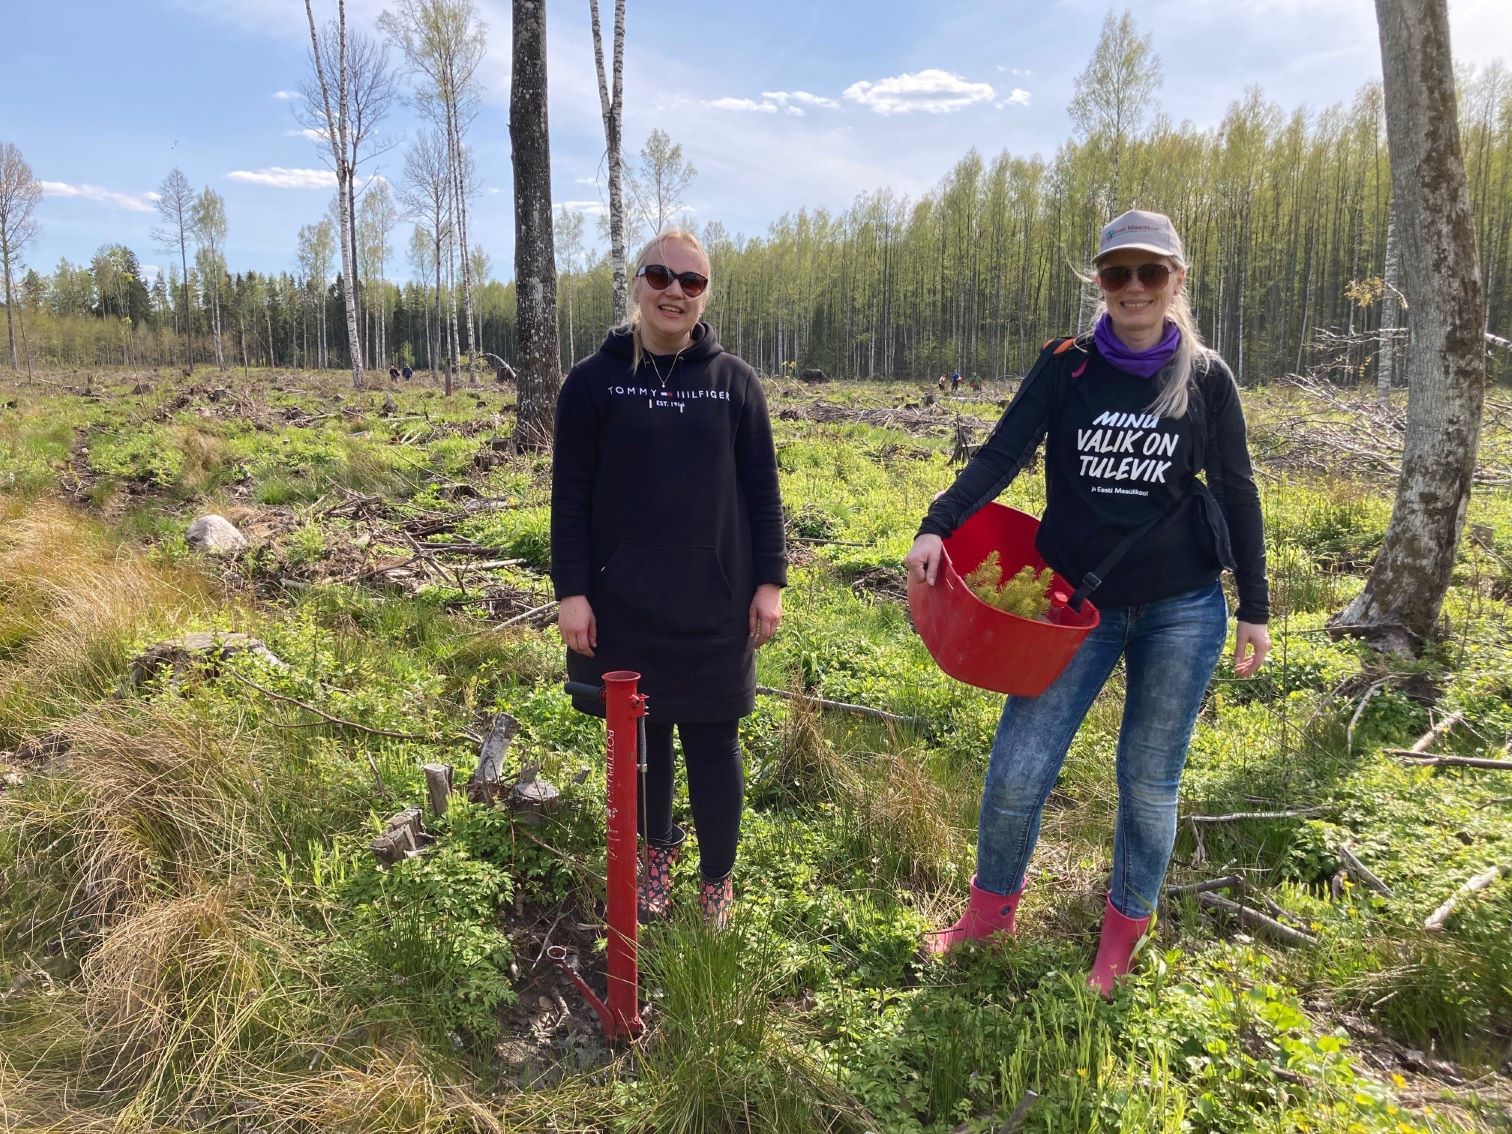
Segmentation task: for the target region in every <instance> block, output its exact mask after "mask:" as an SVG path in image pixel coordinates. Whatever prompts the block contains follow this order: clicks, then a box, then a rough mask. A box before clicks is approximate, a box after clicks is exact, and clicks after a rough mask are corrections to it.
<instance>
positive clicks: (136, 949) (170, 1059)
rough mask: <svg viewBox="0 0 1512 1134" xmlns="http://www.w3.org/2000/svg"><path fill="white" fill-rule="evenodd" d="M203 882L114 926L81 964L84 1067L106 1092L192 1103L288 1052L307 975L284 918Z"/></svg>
mask: <svg viewBox="0 0 1512 1134" xmlns="http://www.w3.org/2000/svg"><path fill="white" fill-rule="evenodd" d="M242 890H243V888H242V887H239V886H233V887H228V888H207V889H204V890H201V891H198V892H196V893H194V894H191V895H189V896H186V897H179V898H173V899H170V900H167V901H163V902H156V903H153V904H152V905H149V906H147V907H145V908H144V909H142V910H140V911H139V912H137V913H136V914H134V915H133V916H131V917H129V918H126V919H123V920H121V921H120V922H118V923H117V924H116V925H115V926H114V927H113V928H112V929H111V930H110V931H109V932H108V933H107V934H106V935H105V936H104V938H103V939H102V940H101V941H100V944H99V946H98V947H97V948H96V949H95V950H94V951H93V952H92V953H91V954H90V955H89V957H88V958H87V959H86V960H85V962H84V966H83V971H82V973H81V978H82V984H83V988H84V1005H83V1022H84V1025H85V1028H86V1029H87V1035H86V1039H85V1048H84V1051H85V1060H86V1064H87V1065H88V1066H90V1067H91V1068H93V1069H94V1070H95V1071H96V1073H97V1074H98V1076H99V1081H100V1083H101V1084H102V1085H104V1086H106V1087H107V1088H109V1089H120V1088H128V1089H132V1090H134V1091H136V1092H138V1093H139V1094H147V1095H149V1096H156V1095H158V1094H160V1093H171V1094H173V1095H174V1096H176V1097H186V1098H193V1097H195V1096H197V1095H198V1094H200V1093H201V1092H202V1091H206V1090H208V1089H210V1088H211V1087H212V1085H213V1084H217V1083H219V1082H221V1081H223V1080H224V1079H225V1078H226V1072H227V1071H228V1069H237V1068H242V1067H245V1066H247V1065H256V1064H257V1063H258V1062H259V1061H260V1060H259V1057H260V1056H263V1055H264V1053H265V1052H268V1053H272V1054H274V1055H276V1054H278V1053H286V1052H288V1051H289V1050H291V1049H293V1048H294V1047H295V1046H296V1043H297V1037H299V1036H302V1035H304V1034H306V1033H307V1032H308V1031H310V1030H312V1029H311V1028H310V1027H309V1024H310V1021H311V1016H312V1013H313V1011H314V1005H315V1001H316V997H315V996H314V995H313V991H314V988H315V987H316V986H317V984H318V982H317V979H316V977H315V976H314V975H313V974H311V973H309V972H308V971H307V970H306V968H305V966H304V965H303V964H302V961H301V956H300V954H299V953H298V952H297V945H298V942H299V939H300V937H301V934H300V933H299V932H298V930H297V927H295V926H294V925H293V924H292V923H289V922H286V921H281V920H279V919H277V918H276V917H274V916H271V915H267V914H256V915H254V914H252V913H250V912H249V911H247V910H246V909H245V908H244V907H242V906H241V905H239V904H238V903H239V898H238V896H237V892H240V891H242Z"/></svg>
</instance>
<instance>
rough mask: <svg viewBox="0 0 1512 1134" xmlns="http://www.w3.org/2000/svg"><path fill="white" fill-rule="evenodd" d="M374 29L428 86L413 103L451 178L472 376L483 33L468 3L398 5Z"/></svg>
mask: <svg viewBox="0 0 1512 1134" xmlns="http://www.w3.org/2000/svg"><path fill="white" fill-rule="evenodd" d="M378 26H379V27H381V28H382V29H383V30H384V32H386V33H387V34H388V36H389V37H390V38H391V39H392V40H393V41H394V43H395V44H396V45H397V46H398V47H399V50H400V51H402V52H403V53H404V57H405V58H406V59H407V60H408V61H409V63H410V65H411V66H413V67H414V68H416V69H417V70H418V71H420V72H421V73H423V74H424V75H425V76H426V77H427V78H428V79H429V80H430V87H429V89H425V88H422V89H421V90H420V91H418V92H417V98H416V102H417V103H418V105H419V106H420V108H421V109H422V110H424V111H426V112H427V113H428V114H429V115H430V116H431V117H432V118H433V119H434V120H435V122H436V124H437V126H438V127H440V129H441V132H442V136H443V137H444V138H445V140H446V151H447V168H448V171H449V173H450V176H451V180H450V191H451V196H452V215H453V217H454V222H453V223H454V226H455V228H456V233H455V241H454V243H455V245H456V247H457V248H458V249H460V250H461V255H460V257H459V259H460V261H461V263H460V265H459V270H460V273H461V274H460V282H461V285H462V309H463V330H464V333H465V339H464V348H465V350H466V351H467V356H468V360H467V368H468V373H469V374H473V373H474V372H475V371H474V368H475V365H476V355H477V353H478V346H477V341H476V335H477V320H476V318H475V313H474V306H473V279H472V268H471V265H469V264H468V262H467V255H466V250H467V248H469V247H470V245H469V243H468V234H467V222H468V204H467V202H468V197H469V180H468V170H469V160H468V157H467V154H466V150H465V138H466V135H467V129H468V127H469V126H470V125H471V124H472V120H473V118H474V116H475V115H476V114H477V105H478V89H477V86H478V84H477V72H478V66H479V64H481V63H482V61H483V52H484V49H485V48H486V46H487V29H486V27H485V26H484V24H483V21H482V20H481V19H480V18H479V16H478V13H477V9H476V8H474V7H473V4H472V0H400V2H399V3H398V4H397V5H396V6H395V7H394V8H392V9H390V10H389V11H386V12H384V13H383V14H382V15H381V16H379V17H378Z"/></svg>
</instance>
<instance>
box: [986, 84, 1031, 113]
mask: <svg viewBox="0 0 1512 1134" xmlns="http://www.w3.org/2000/svg"><path fill="white" fill-rule="evenodd" d="M992 105H993V108H994V109H996V110H1002V109H1003V108H1004V107H1005V106H1028V105H1029V92H1028V91H1026V90H1024V88H1023V87H1014V88H1013V90H1012V91H1011V92H1010V93H1009V95H1008V97H1006V98H1004V99H1002V100H1001V101H999V102H995V103H993V104H992Z"/></svg>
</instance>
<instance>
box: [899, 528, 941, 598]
mask: <svg viewBox="0 0 1512 1134" xmlns="http://www.w3.org/2000/svg"><path fill="white" fill-rule="evenodd" d="M944 554H945V541H944V540H942V539H941V538H940V537H939V536H937V535H930V534H929V533H927V532H926V533H925V534H924V535H921V536H920V537H919V538H918V539H916V540H914V541H913V546H912V547H910V548H909V549H908V554H907V555H905V556H904V557H903V566H904V567H906V568H908V578H909V581H910V582H914V583H928V584H929V585H930V586H931V587H932V586H934V584H935V576H936V575H938V574H939V571H940V559H941V558H942V557H943V556H944Z"/></svg>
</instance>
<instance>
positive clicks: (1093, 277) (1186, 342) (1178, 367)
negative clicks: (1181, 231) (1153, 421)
mask: <svg viewBox="0 0 1512 1134" xmlns="http://www.w3.org/2000/svg"><path fill="white" fill-rule="evenodd" d="M1163 259H1165V260H1168V261H1169V262H1170V263H1171V264H1172V265H1174V268H1175V269H1179V270H1181V271H1185V270H1186V262H1185V261H1184V260H1182V259H1180V258H1179V257H1176V256H1165V257H1163ZM1077 275H1078V276H1081V279H1082V281H1083V282H1084V283H1086V284H1087V285H1088V286H1089V287H1097V268H1096V267H1095V266H1094V267H1093V269H1092V270H1091V271H1090V272H1088V273H1086V274H1085V275H1083V274H1082V273H1080V272H1078V273H1077ZM1097 293H1098V296H1099V299H1098V303H1097V309H1096V310H1095V311H1093V313H1092V322H1093V324H1094V325H1095V324H1096V323H1097V320H1099V319H1101V318H1102V317H1103V316H1104V315H1105V314H1107V311H1108V298H1107V296H1106V295H1104V294H1103V292H1102V289H1101V288H1098V292H1097ZM1166 318H1167V319H1169V320H1170V321H1171V322H1173V323H1175V324H1176V329H1177V330H1178V331H1180V332H1181V343H1180V344H1179V345H1178V346H1177V347H1176V354H1175V356H1174V357H1172V359H1171V361H1170V362H1169V363H1167V364H1166V366H1165V367H1164V369H1162V370H1161V372H1160V374H1159V375H1158V378H1159V381H1160V388H1159V389H1158V390H1156V391H1155V400H1154V401H1152V402H1151V403H1150V404H1149V405H1148V406H1146V407H1145V412H1146V413H1153V414H1155V415H1156V416H1157V417H1173V418H1180V417H1185V416H1186V411H1187V401H1188V398H1187V389H1188V387H1189V386H1190V385H1191V383H1192V381H1193V380H1195V379H1196V377H1197V375H1199V374H1206V373H1207V371H1208V367H1209V366H1210V365H1211V364H1212V359H1213V352H1212V351H1211V350H1209V349H1208V347H1207V344H1206V343H1204V342H1203V341H1202V333H1201V332H1200V331H1198V330H1197V316H1196V315H1195V314H1193V312H1192V302H1191V300H1190V299H1188V298H1187V289H1186V286H1185V283H1184V282H1183V286H1182V288H1181V290H1180V291H1178V292H1177V293H1176V294H1175V295H1174V296H1172V297H1171V307H1170V310H1168V311H1167V312H1166Z"/></svg>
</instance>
